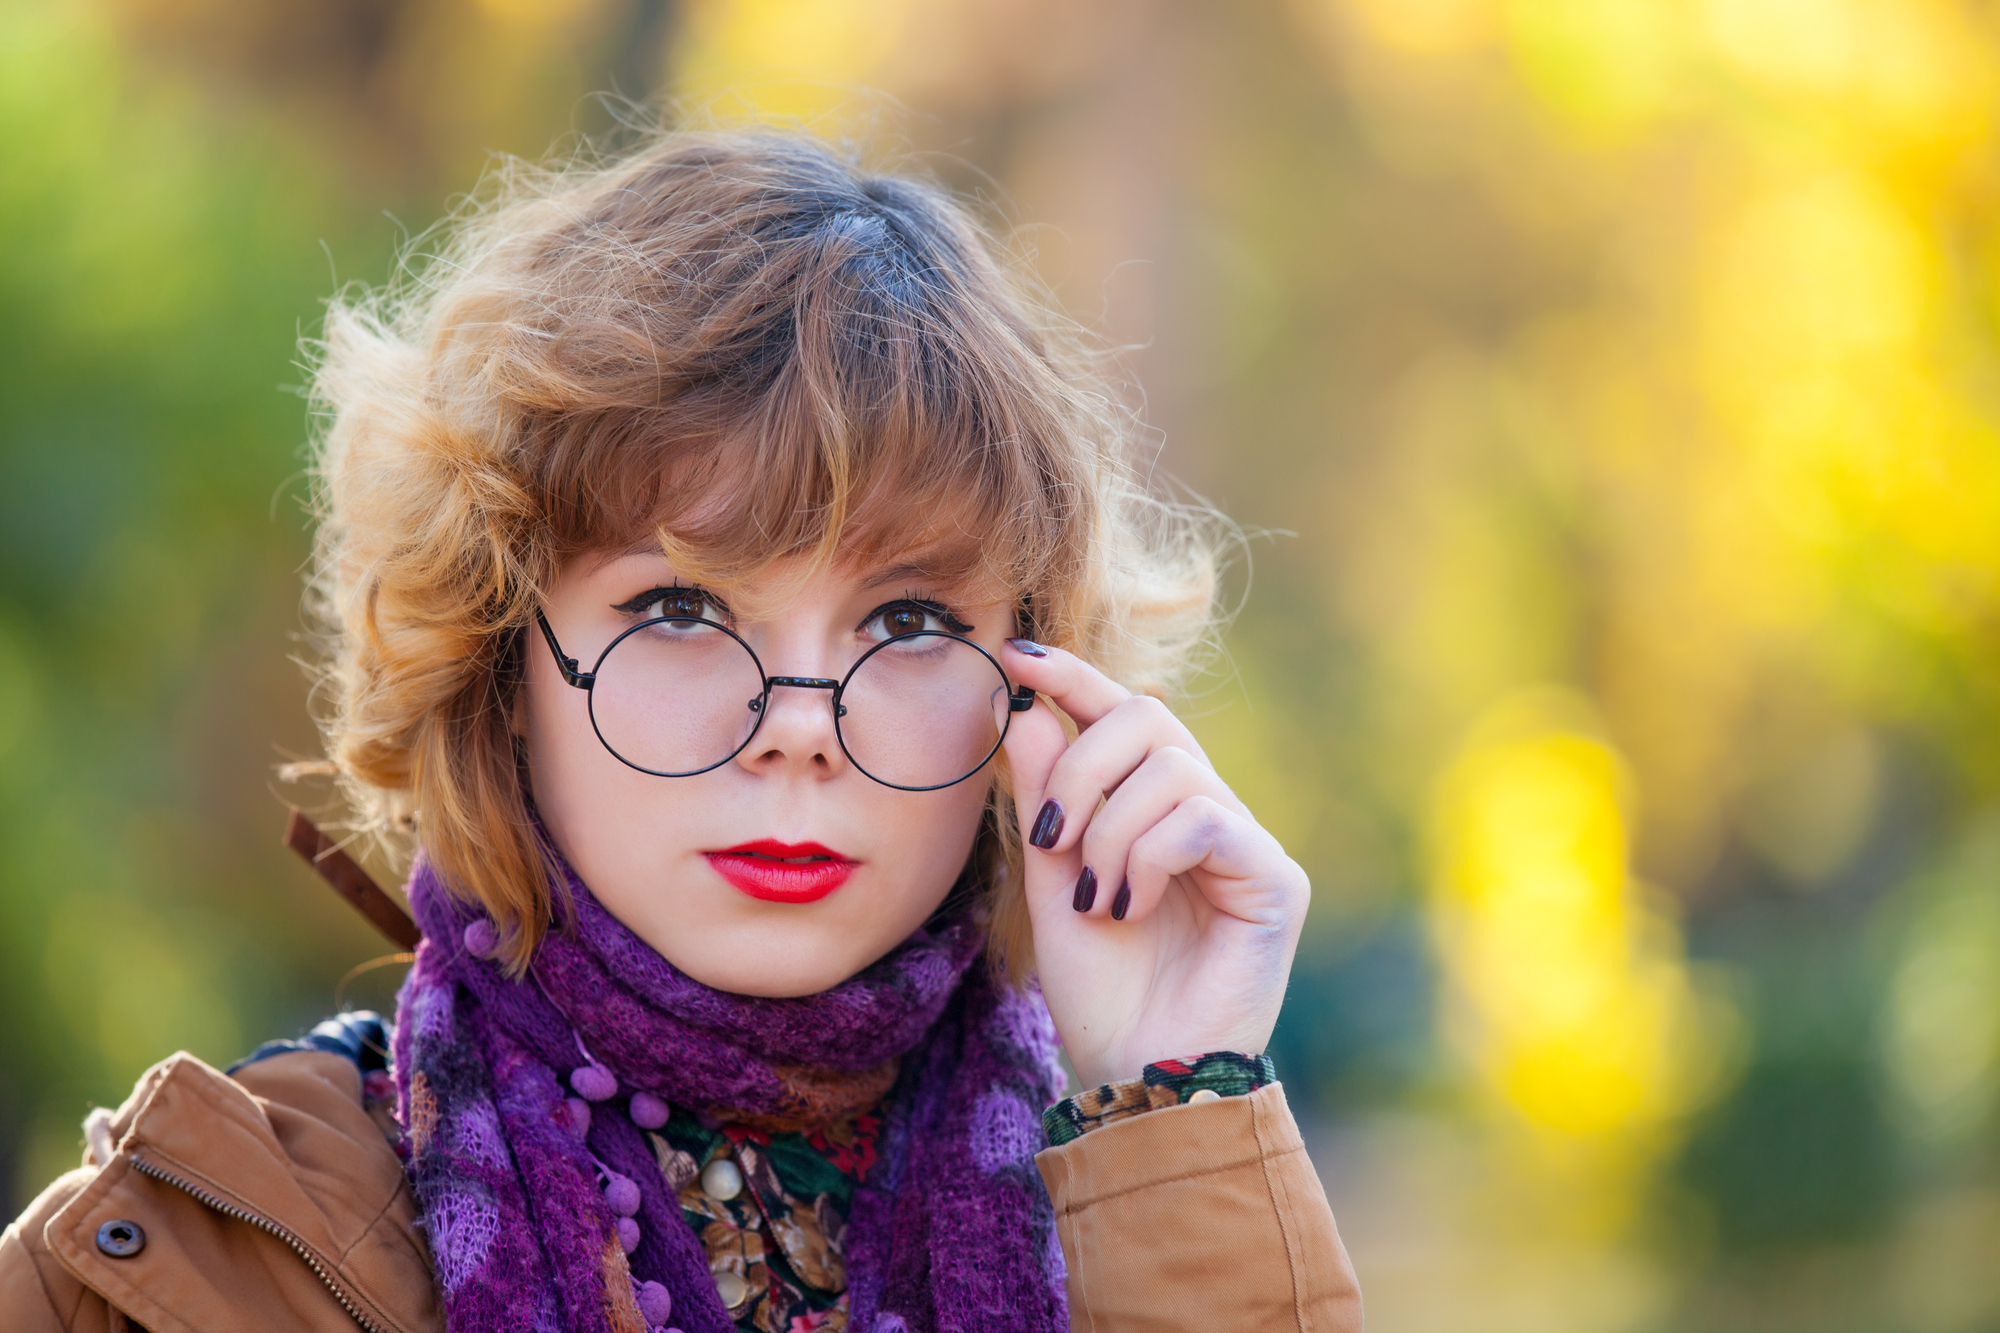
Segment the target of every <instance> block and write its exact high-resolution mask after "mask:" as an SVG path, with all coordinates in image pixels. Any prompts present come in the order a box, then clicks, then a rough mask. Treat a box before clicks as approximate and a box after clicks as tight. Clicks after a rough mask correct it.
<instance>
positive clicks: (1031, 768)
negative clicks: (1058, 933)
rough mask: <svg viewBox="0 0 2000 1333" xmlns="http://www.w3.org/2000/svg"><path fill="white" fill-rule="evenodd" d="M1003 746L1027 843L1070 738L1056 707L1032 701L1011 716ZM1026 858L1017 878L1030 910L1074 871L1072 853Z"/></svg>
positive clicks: (1035, 855)
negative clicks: (1071, 862)
mask: <svg viewBox="0 0 2000 1333" xmlns="http://www.w3.org/2000/svg"><path fill="white" fill-rule="evenodd" d="M1002 748H1003V749H1004V750H1005V751H1006V753H1007V772H1008V777H1009V781H1010V783H1011V785H1012V787H1013V792H1014V813H1015V816H1016V818H1017V819H1018V820H1019V821H1020V828H1021V841H1022V843H1024V844H1026V843H1028V842H1029V840H1030V838H1031V837H1032V835H1033V833H1034V825H1035V820H1036V817H1037V816H1038V815H1039V814H1040V812H1041V810H1042V807H1043V806H1044V804H1045V803H1046V798H1045V797H1044V795H1043V793H1044V792H1045V791H1046V790H1047V788H1048V783H1049V775H1050V773H1051V772H1052V771H1053V770H1054V769H1055V766H1056V761H1057V760H1059V759H1061V758H1062V756H1063V752H1064V751H1065V750H1066V749H1068V748H1069V737H1068V735H1067V734H1066V733H1065V732H1064V731H1063V726H1062V719H1060V718H1058V717H1057V716H1056V715H1055V710H1053V709H1051V708H1050V707H1049V706H1048V705H1047V704H1046V703H1043V702H1042V701H1040V700H1037V701H1036V703H1035V706H1034V707H1033V708H1031V709H1029V710H1028V711H1027V712H1025V713H1016V714H1015V715H1014V718H1013V721H1012V723H1011V724H1010V725H1009V726H1008V728H1007V738H1006V740H1005V742H1004V743H1003V746H1002ZM1025 859H1026V861H1027V864H1026V865H1025V866H1023V867H1022V871H1023V874H1022V879H1023V882H1024V888H1025V891H1026V892H1027V894H1028V904H1029V907H1030V908H1039V907H1040V906H1041V904H1042V900H1043V899H1045V898H1047V897H1049V896H1050V895H1052V894H1054V893H1056V892H1057V891H1058V890H1060V889H1063V888H1064V887H1065V886H1064V885H1063V883H1062V881H1063V878H1064V876H1065V875H1066V876H1067V877H1068V878H1069V879H1074V878H1075V877H1076V873H1077V872H1076V869H1075V868H1074V867H1072V866H1070V865H1069V861H1070V860H1072V859H1073V857H1062V856H1056V857H1052V856H1050V855H1049V854H1047V853H1043V852H1036V853H1035V854H1034V855H1032V856H1029V857H1027V858H1025Z"/></svg>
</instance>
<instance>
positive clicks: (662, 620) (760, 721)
mask: <svg viewBox="0 0 2000 1333" xmlns="http://www.w3.org/2000/svg"><path fill="white" fill-rule="evenodd" d="M535 623H536V624H537V625H540V626H541V627H542V637H543V638H544V639H546V640H547V641H548V645H549V651H550V652H551V653H553V654H554V655H555V659H556V669H557V670H559V671H561V672H562V678H563V680H565V681H566V682H568V683H569V684H570V685H573V686H575V687H576V688H577V689H579V690H582V691H584V693H586V694H588V695H589V696H590V729H591V730H592V731H594V732H596V733H597V741H598V744H600V745H602V746H603V747H604V748H605V750H606V751H607V752H608V753H609V754H610V755H611V757H612V758H613V759H616V760H617V761H618V762H619V763H621V764H623V765H625V767H627V768H631V769H637V770H638V771H639V772H641V773H645V774H648V775H650V776H652V777H656V778H692V777H696V776H699V775H700V774H703V773H707V772H711V771H712V770H714V769H718V768H721V767H722V766H723V765H724V764H726V763H728V762H729V761H730V760H732V759H734V758H735V757H736V756H737V755H739V754H742V753H743V751H744V750H746V749H748V748H749V745H750V742H751V741H753V740H755V739H757V733H758V732H759V731H761V730H763V727H764V714H765V712H766V706H767V705H768V704H769V703H770V702H771V691H772V690H774V689H777V688H778V687H780V686H789V687H790V688H792V689H796V690H831V691H833V698H832V703H833V735H834V739H836V740H838V741H839V742H840V752H841V753H842V754H844V755H846V756H847V762H848V763H850V764H853V765H854V768H855V771H856V772H858V773H860V774H861V775H862V776H863V777H865V778H867V779H868V780H869V781H870V782H879V783H881V784H882V785H883V786H884V787H892V788H894V789H895V790H897V791H943V790H944V789H945V788H946V787H956V786H957V785H958V784H959V783H961V782H963V781H965V780H966V778H969V777H971V776H972V775H973V774H975V773H977V772H978V771H979V770H980V769H982V768H984V767H986V765H988V764H989V763H991V762H992V761H993V756H994V755H996V754H999V753H1000V746H1001V745H1002V744H1004V743H1005V741H1006V739H1007V731H1008V729H1009V727H1011V726H1012V725H1013V721H1014V714H1016V713H1025V712H1027V711H1028V710H1029V709H1030V708H1033V707H1034V706H1035V692H1034V691H1033V690H1032V689H1030V688H1028V687H1027V686H1026V685H1022V686H1018V687H1015V686H1014V684H1013V682H1012V681H1010V680H1008V679H1007V672H1006V670H1005V668H1003V667H1002V666H1001V665H1000V660H999V659H998V658H996V657H994V656H993V654H992V653H989V652H987V651H986V650H985V649H984V648H981V647H980V646H979V645H978V644H976V643H974V642H973V641H972V640H970V639H968V638H966V637H965V636H964V635H963V634H952V633H948V632H946V631H944V630H934V629H923V630H916V631H914V632H912V633H909V634H898V635H896V636H895V637H894V638H891V639H884V640H882V642H880V643H878V644H876V645H875V646H874V647H873V648H870V649H869V650H868V651H867V652H865V653H863V654H861V656H860V657H858V658H856V659H855V662H854V665H853V666H851V667H849V668H847V674H846V675H845V676H842V677H841V678H840V679H839V680H832V679H829V678H827V677H824V676H766V675H764V661H763V659H762V658H760V657H758V656H757V650H756V649H755V648H752V647H751V646H750V645H749V643H747V642H745V640H744V638H743V636H742V635H741V634H738V633H737V632H736V631H735V630H733V629H731V628H729V626H727V625H720V624H717V623H716V622H715V621H713V620H705V619H703V618H702V617H700V616H654V617H653V618H652V619H651V620H642V621H640V622H639V623H638V624H636V625H633V626H632V627H631V628H629V629H627V630H626V631H625V632H624V633H622V634H620V635H619V636H618V637H617V638H615V639H613V640H612V641H611V642H610V643H608V644H606V645H604V651H603V652H601V653H599V654H598V655H597V661H596V662H595V663H593V664H592V666H591V668H590V670H588V671H583V670H580V669H579V668H580V666H581V664H580V663H579V662H578V661H577V660H576V659H575V658H574V657H571V656H570V655H569V654H568V653H565V652H564V651H563V648H562V644H560V643H558V642H557V641H556V632H555V630H554V629H553V628H552V627H551V626H550V625H549V618H548V617H547V616H546V615H544V614H543V613H542V609H541V608H540V607H536V608H535ZM655 625H705V626H707V627H708V628H709V629H717V630H721V631H722V632H723V633H724V634H727V635H728V636H729V637H730V638H732V639H734V640H736V642H737V643H739V644H741V645H742V647H743V651H744V652H746V653H748V654H750V661H751V663H752V664H754V665H755V666H756V668H757V674H758V675H759V676H761V677H763V681H764V689H763V692H762V693H760V694H759V695H758V696H757V697H756V698H755V699H752V700H751V701H750V711H751V712H753V713H755V714H756V715H757V723H756V725H755V726H753V727H751V728H750V734H749V735H747V736H745V737H744V738H743V741H742V744H740V745H738V746H737V747H736V748H735V749H733V750H731V751H730V752H729V753H728V754H726V755H724V756H722V758H720V759H718V760H716V761H715V762H714V763H712V764H709V765H707V766H705V767H702V768H691V769H689V770H687V771H686V772H684V773H664V772H661V771H660V770H659V769H657V768H647V767H645V766H644V765H643V764H635V763H633V762H632V761H631V760H630V759H627V758H626V757H625V756H624V755H622V754H620V753H618V750H617V748H616V747H615V746H613V745H612V744H611V742H610V741H609V740H607V739H606V738H605V735H604V729H603V728H602V727H600V726H598V725H597V694H596V690H595V686H596V684H597V672H598V668H600V667H602V666H603V665H604V659H606V658H607V657H609V656H611V650H612V649H614V648H616V647H617V646H618V645H619V644H621V643H623V642H624V641H625V640H626V639H628V638H630V637H631V636H632V635H634V634H637V633H638V632H639V631H640V630H642V629H651V628H652V627H653V626H655ZM911 639H955V640H957V641H958V642H959V643H962V644H964V645H965V646H966V647H968V648H970V649H972V650H973V651H974V652H976V653H978V654H979V655H980V656H981V657H983V658H985V659H986V660H987V661H989V662H991V663H992V664H993V669H994V671H996V672H998V673H999V676H1000V680H1001V682H1002V683H1003V684H1006V685H1008V686H1009V687H1011V688H1010V689H1009V692H1008V695H1007V721H1006V723H1005V724H1003V725H1002V726H1001V728H1000V735H999V738H998V739H996V740H995V741H994V742H993V748H992V749H990V750H988V751H987V752H986V757H985V758H983V759H981V760H980V761H979V762H978V763H976V764H974V765H973V766H972V768H971V769H970V770H969V771H967V772H966V773H964V774H962V775H960V776H959V777H955V778H953V779H952V780H951V781H950V782H934V783H932V784H930V785H929V786H927V787H906V786H904V785H903V784H902V783H900V782H889V781H887V780H885V779H883V778H878V777H876V776H875V775H874V774H873V773H870V772H869V771H868V770H867V769H866V768H864V767H862V764H861V761H860V760H859V759H856V758H855V757H854V752H853V751H852V750H850V749H848V748H847V733H846V732H845V731H844V730H842V728H841V725H840V719H842V718H844V717H846V716H847V706H846V705H845V704H843V703H841V702H840V696H841V695H842V694H844V693H846V691H847V685H848V682H849V681H851V680H853V679H854V673H855V672H857V671H859V670H861V668H862V666H863V665H865V664H866V663H867V661H868V659H869V658H871V657H873V656H875V654H877V653H879V652H881V651H882V650H883V649H884V648H887V647H888V646H889V645H891V644H895V643H908V642H909V641H910V640H911Z"/></svg>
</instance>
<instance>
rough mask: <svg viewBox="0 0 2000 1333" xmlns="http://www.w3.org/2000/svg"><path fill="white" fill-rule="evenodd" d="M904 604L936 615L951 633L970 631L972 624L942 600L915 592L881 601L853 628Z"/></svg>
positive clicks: (927, 613)
mask: <svg viewBox="0 0 2000 1333" xmlns="http://www.w3.org/2000/svg"><path fill="white" fill-rule="evenodd" d="M904 606H913V607H915V608H916V609H917V610H919V611H922V612H923V613H924V614H925V615H931V616H936V617H937V618H938V620H939V621H941V622H942V623H943V624H944V627H945V628H946V629H948V630H950V631H951V632H952V633H953V634H970V633H972V626H970V625H968V624H966V623H965V622H964V621H963V620H960V619H959V618H958V617H957V616H955V615H953V614H952V612H951V608H950V607H948V606H946V605H945V604H944V603H943V602H937V601H932V600H931V599H930V598H928V597H924V596H921V595H920V594H918V593H915V592H905V593H904V594H903V595H902V596H901V597H898V598H897V599H896V600H895V601H893V602H884V603H882V605H880V606H878V607H876V608H875V609H874V610H873V611H870V612H869V613H868V614H867V615H865V616H863V617H861V625H856V626H855V628H856V629H860V628H861V626H862V625H866V624H868V623H869V622H870V621H872V620H874V619H875V618H876V617H877V616H882V615H886V614H888V613H889V612H891V611H894V610H896V609H897V608H898V607H904Z"/></svg>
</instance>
